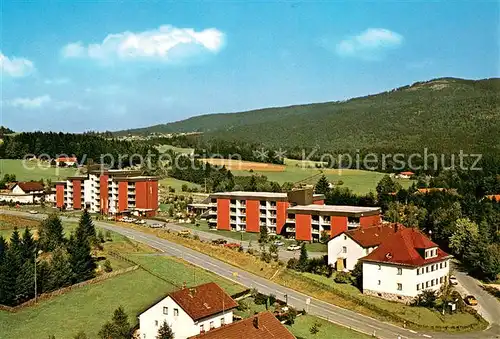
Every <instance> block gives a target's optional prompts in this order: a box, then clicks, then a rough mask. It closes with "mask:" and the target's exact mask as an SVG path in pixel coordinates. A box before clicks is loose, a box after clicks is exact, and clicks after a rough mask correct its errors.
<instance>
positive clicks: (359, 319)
mask: <svg viewBox="0 0 500 339" xmlns="http://www.w3.org/2000/svg"><path fill="white" fill-rule="evenodd" d="M1 213H8V214H17V215H23V216H26V215H28V216H30V215H29V214H27V213H23V212H17V211H0V214H1ZM31 216H32V217H35V218H37V219H40V218H42V217H43V215H31ZM95 224H96V226H99V227H101V228H104V229H108V230H111V231H114V232H117V233H120V234H123V235H125V236H127V237H129V238H131V239H133V240H136V241H139V242H142V243H145V244H147V245H149V246H151V247H154V248H156V249H158V250H160V251H162V252H164V253H165V254H168V255H171V256H176V257H179V258H182V259H184V260H186V261H188V262H190V263H192V264H194V265H197V266H200V267H202V268H204V269H207V270H209V271H211V272H213V273H215V274H217V275H219V276H222V277H224V278H227V279H229V280H232V281H234V282H236V283H239V284H242V285H244V286H247V287H250V288H257V289H258V290H259V291H260V292H261V293H265V294H271V293H273V294H275V295H276V296H277V297H278V298H279V299H282V300H284V299H285V295H287V296H288V303H289V304H290V305H291V306H293V307H296V308H297V309H306V310H307V311H308V312H309V313H310V314H312V315H316V316H320V317H323V318H325V319H327V320H329V321H331V322H334V323H337V324H340V325H343V326H346V327H349V328H352V329H354V330H357V331H360V332H363V333H366V334H370V335H371V334H375V335H376V336H377V337H379V338H384V339H396V338H409V339H416V338H443V339H452V338H457V339H466V338H467V339H469V338H480V339H486V338H500V327H499V326H498V325H497V324H493V325H492V326H490V327H489V328H488V329H487V330H485V331H482V332H474V333H465V334H448V333H430V332H425V333H423V332H417V331H412V330H408V329H403V328H401V327H398V326H395V325H392V324H389V323H386V322H382V321H379V320H376V319H373V318H370V317H367V316H364V315H361V314H358V313H355V312H353V311H350V310H347V309H343V308H340V307H337V306H335V305H331V304H328V303H326V302H323V301H321V300H317V299H314V298H312V297H309V296H307V295H305V294H302V293H300V292H297V291H294V290H291V289H288V288H285V287H283V286H281V285H278V284H275V283H273V282H270V281H268V280H266V279H263V278H261V277H259V276H256V275H254V274H251V273H248V272H246V271H243V270H241V269H238V268H236V267H233V266H231V265H228V264H226V263H224V262H222V261H219V260H217V259H214V258H211V257H209V256H207V255H205V254H202V253H199V252H196V251H194V250H191V249H189V248H186V247H184V246H181V245H178V244H175V243H172V242H169V241H167V240H164V239H161V238H158V237H156V236H154V235H150V234H147V233H143V232H140V231H137V230H132V229H128V228H124V227H120V226H116V225H114V224H110V223H106V222H96V223H95Z"/></svg>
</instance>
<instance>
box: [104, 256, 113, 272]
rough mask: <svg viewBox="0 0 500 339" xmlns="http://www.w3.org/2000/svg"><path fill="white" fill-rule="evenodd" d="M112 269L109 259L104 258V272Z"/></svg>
mask: <svg viewBox="0 0 500 339" xmlns="http://www.w3.org/2000/svg"><path fill="white" fill-rule="evenodd" d="M111 271H113V267H111V262H110V261H109V259H106V261H105V262H104V272H107V273H109V272H111Z"/></svg>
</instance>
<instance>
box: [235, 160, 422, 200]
mask: <svg viewBox="0 0 500 339" xmlns="http://www.w3.org/2000/svg"><path fill="white" fill-rule="evenodd" d="M297 165H298V164H297ZM232 173H233V174H234V175H247V176H248V175H254V174H260V175H264V176H266V177H267V178H268V179H269V180H271V181H277V182H278V183H280V184H283V183H284V182H298V181H301V180H304V181H303V183H305V184H316V182H317V181H318V179H319V178H320V177H321V174H324V175H325V176H326V177H327V178H328V180H329V181H330V182H338V181H342V182H343V184H342V185H341V187H348V188H350V189H351V190H352V191H354V193H358V194H366V193H368V192H370V191H373V192H375V187H376V186H377V183H378V182H379V181H380V179H382V178H383V177H384V175H385V174H384V173H379V172H372V171H362V170H351V169H343V170H336V169H323V170H319V169H316V168H303V167H302V166H301V165H298V166H295V165H289V166H286V167H285V170H284V171H282V172H268V171H258V170H254V171H253V172H250V171H249V170H235V171H232ZM398 181H399V183H400V184H401V185H402V186H403V187H409V186H410V185H411V183H412V181H411V180H409V179H406V180H404V179H398Z"/></svg>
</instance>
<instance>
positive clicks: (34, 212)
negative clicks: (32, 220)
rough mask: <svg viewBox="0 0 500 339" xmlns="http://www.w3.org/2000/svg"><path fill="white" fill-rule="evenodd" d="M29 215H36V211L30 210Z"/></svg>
mask: <svg viewBox="0 0 500 339" xmlns="http://www.w3.org/2000/svg"><path fill="white" fill-rule="evenodd" d="M30 214H38V211H35V210H31V211H30Z"/></svg>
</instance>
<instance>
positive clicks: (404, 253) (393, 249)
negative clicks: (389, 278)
mask: <svg viewBox="0 0 500 339" xmlns="http://www.w3.org/2000/svg"><path fill="white" fill-rule="evenodd" d="M429 248H438V254H437V256H436V257H434V258H429V259H425V257H424V250H425V249H429ZM449 257H451V256H450V255H449V254H448V253H446V252H444V251H443V250H441V249H440V248H439V247H438V245H437V244H436V243H434V242H433V241H431V240H430V239H429V238H427V237H426V236H425V235H423V234H422V233H421V232H420V231H418V230H416V229H414V228H404V229H402V230H399V231H397V232H396V233H394V234H393V235H392V236H390V237H388V238H387V239H385V240H384V242H383V243H381V244H380V246H379V247H377V248H376V249H375V250H373V252H371V253H370V254H368V255H367V256H366V257H363V258H361V259H360V260H362V261H373V262H381V263H388V264H398V265H407V266H422V265H427V264H431V263H434V262H439V261H442V260H444V259H446V258H449Z"/></svg>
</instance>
